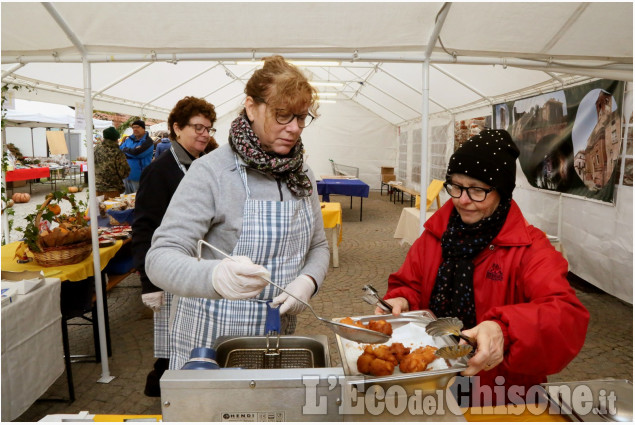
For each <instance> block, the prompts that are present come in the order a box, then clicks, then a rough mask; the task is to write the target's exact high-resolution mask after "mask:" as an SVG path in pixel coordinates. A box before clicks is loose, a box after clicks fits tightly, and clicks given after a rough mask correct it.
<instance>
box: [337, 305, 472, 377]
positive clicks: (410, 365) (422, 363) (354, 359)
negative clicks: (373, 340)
mask: <svg viewBox="0 0 635 425" xmlns="http://www.w3.org/2000/svg"><path fill="white" fill-rule="evenodd" d="M435 319H436V317H435V316H434V314H432V312H430V311H429V310H419V311H411V312H405V313H402V314H401V315H399V316H392V315H374V316H363V317H353V318H344V319H340V321H342V320H345V322H344V323H346V322H348V321H349V320H351V321H352V322H353V323H352V324H353V325H358V326H359V325H361V326H364V325H365V326H369V324H370V323H371V322H376V323H377V322H379V323H381V322H380V321H383V322H385V323H386V324H387V325H388V326H390V328H391V333H390V335H391V338H390V339H389V340H388V341H387V342H386V343H384V344H359V343H356V342H354V341H350V340H347V339H345V338H341V337H340V336H338V335H336V340H337V345H338V349H339V351H340V355H341V358H342V367H343V369H344V372H345V373H346V375H348V376H355V375H358V376H363V377H364V382H366V383H372V382H393V381H401V380H404V379H408V380H412V379H418V378H427V377H433V378H434V376H436V375H439V376H441V375H455V374H456V373H458V372H460V371H461V370H464V369H465V365H466V361H467V358H461V359H457V360H445V359H442V358H439V357H436V356H435V354H434V353H435V351H436V350H437V349H438V348H440V347H443V346H446V345H453V344H456V342H455V341H454V340H453V339H452V337H450V336H442V337H432V336H430V335H428V334H427V333H426V331H425V327H426V325H427V324H428V323H430V322H432V321H433V320H435Z"/></svg>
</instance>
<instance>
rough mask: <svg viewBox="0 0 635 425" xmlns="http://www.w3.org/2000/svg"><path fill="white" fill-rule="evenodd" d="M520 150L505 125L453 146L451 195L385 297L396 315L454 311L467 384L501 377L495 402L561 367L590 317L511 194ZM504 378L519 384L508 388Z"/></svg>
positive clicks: (562, 263)
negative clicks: (463, 343) (465, 344)
mask: <svg viewBox="0 0 635 425" xmlns="http://www.w3.org/2000/svg"><path fill="white" fill-rule="evenodd" d="M518 155H519V151H518V148H517V147H516V145H515V144H514V142H513V140H512V138H511V136H510V135H509V133H507V132H506V131H504V130H485V131H482V132H481V133H480V134H479V135H476V136H474V137H472V138H470V139H469V140H468V141H466V142H465V143H464V144H463V145H462V146H461V147H460V148H459V149H458V150H457V151H456V152H455V153H454V154H453V155H452V157H451V158H450V162H449V164H448V171H447V176H446V182H445V188H446V190H447V192H448V194H449V195H450V196H451V202H450V201H448V202H446V203H445V205H443V207H442V208H441V209H440V210H439V211H438V212H437V213H435V214H434V215H433V216H432V217H430V218H429V219H428V220H427V221H426V223H425V225H424V228H425V231H424V232H423V234H422V235H421V237H419V239H417V241H416V242H415V243H414V245H413V246H412V248H411V249H410V251H409V252H408V255H407V257H406V260H405V262H404V264H403V265H402V266H401V268H400V269H399V271H397V272H396V273H393V274H391V275H390V277H389V278H388V292H387V293H386V296H385V297H384V299H385V300H386V301H387V302H388V303H390V304H391V305H393V314H395V315H398V314H399V313H401V312H402V311H408V310H421V309H430V310H432V311H433V312H434V313H435V314H436V316H437V317H458V318H459V319H461V320H462V321H463V323H464V327H465V328H466V329H465V331H464V333H465V334H466V335H468V336H471V337H473V338H475V339H476V341H477V346H478V348H477V350H476V353H475V354H474V356H473V357H472V358H471V359H470V360H469V361H468V364H467V368H466V369H465V371H464V372H463V375H465V376H478V378H479V379H473V380H472V381H473V382H472V385H473V386H474V385H476V387H473V388H472V389H473V390H474V388H479V387H478V386H479V385H480V386H489V387H490V388H493V386H494V385H497V386H499V387H500V386H504V387H505V389H506V390H508V391H506V393H507V394H506V397H505V400H504V401H503V400H493V401H494V403H496V402H498V403H500V402H507V401H509V400H514V399H516V400H518V398H517V396H520V398H521V399H522V397H523V395H524V391H526V390H527V389H528V388H529V387H530V386H532V385H536V384H539V383H541V382H546V377H547V375H550V374H554V373H557V372H559V371H560V370H562V369H563V368H564V367H565V366H566V365H567V364H568V363H569V362H570V361H571V360H572V359H573V358H574V357H575V356H576V355H577V353H578V352H579V351H580V349H581V348H582V345H583V344H584V338H585V335H586V329H587V325H588V322H589V313H588V312H587V310H586V309H585V308H584V306H583V305H582V304H581V303H580V301H579V300H578V299H577V297H576V296H575V292H574V291H573V289H571V287H570V286H569V283H568V281H567V278H566V276H567V271H568V263H567V261H566V260H565V259H564V258H563V257H562V255H561V254H560V253H558V252H557V251H556V250H555V249H554V248H553V247H552V246H551V244H550V243H549V240H548V239H547V237H546V235H545V234H544V233H543V232H542V231H541V230H539V229H537V228H536V227H534V226H532V225H530V224H529V223H528V222H527V221H526V220H525V218H524V217H523V215H522V213H521V212H520V209H519V208H518V205H517V204H516V203H515V202H514V201H513V200H512V191H513V190H514V187H515V178H516V158H518ZM376 313H377V314H381V313H382V311H381V310H380V309H379V308H378V309H377V311H376ZM497 377H498V379H496V378H497ZM479 381H480V382H479ZM512 386H520V387H514V388H511V391H512V393H510V392H509V390H510V387H512ZM482 390H483V389H482V388H481V390H479V391H482ZM514 391H515V394H514V393H513V392H514ZM488 393H489V391H482V394H484V396H485V398H488V396H487V394H488ZM473 394H474V391H473ZM472 402H473V403H474V399H473V400H472ZM489 402H490V401H486V402H485V403H487V404H489Z"/></svg>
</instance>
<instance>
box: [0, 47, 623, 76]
mask: <svg viewBox="0 0 635 425" xmlns="http://www.w3.org/2000/svg"><path fill="white" fill-rule="evenodd" d="M273 54H274V53H263V54H262V57H266V56H271V55H273ZM241 55H242V54H241V53H233V54H229V53H222V54H221V53H219V54H214V53H178V54H177V53H174V54H158V53H154V52H152V53H151V54H143V55H139V54H121V55H109V56H106V55H88V61H89V62H91V63H110V62H148V61H153V62H155V61H156V62H174V61H205V60H209V61H231V60H236V59H240V57H241ZM517 55H518V54H517V53H509V52H505V53H504V54H501V56H500V57H491V56H452V55H448V54H446V53H442V54H441V53H439V54H432V55H431V57H430V63H435V64H452V63H456V64H465V65H500V66H502V67H503V68H506V67H508V66H513V67H518V68H525V69H533V70H539V71H553V72H560V73H565V74H574V75H587V76H591V77H597V78H610V79H616V80H621V81H633V64H632V63H626V62H623V61H624V60H625V59H624V58H618V59H611V58H605V57H602V58H589V60H588V61H579V60H577V61H566V62H563V61H562V60H556V59H554V58H550V59H549V60H546V61H545V60H537V59H522V58H518V57H516V56H517ZM285 57H286V58H288V59H297V60H300V59H305V60H306V59H312V60H316V58H317V54H311V53H290V54H285ZM319 58H320V59H324V60H326V59H329V60H339V61H342V62H345V61H351V60H352V59H351V57H350V56H348V55H343V54H341V53H336V54H327V53H322V54H320V55H319ZM424 60H425V58H424V57H422V56H421V55H418V54H414V55H408V56H404V55H403V54H389V53H381V54H379V53H378V54H372V53H371V54H368V55H364V54H361V53H360V54H359V55H358V57H357V58H356V59H355V61H363V62H391V63H423V61H424ZM630 60H631V61H632V59H630ZM1 61H2V63H5V64H7V63H52V62H56V63H57V62H70V63H80V62H82V57H81V56H78V55H64V56H60V55H57V54H52V55H43V56H17V57H16V56H7V55H3V56H2V58H1ZM598 62H600V64H599V65H598ZM343 66H347V65H343Z"/></svg>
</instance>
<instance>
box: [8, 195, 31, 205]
mask: <svg viewBox="0 0 635 425" xmlns="http://www.w3.org/2000/svg"><path fill="white" fill-rule="evenodd" d="M11 199H13V202H15V203H18V204H23V203H25V202H29V201H30V200H31V195H29V194H28V193H14V194H13V196H12V197H11Z"/></svg>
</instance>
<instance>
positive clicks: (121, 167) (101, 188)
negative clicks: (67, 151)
mask: <svg viewBox="0 0 635 425" xmlns="http://www.w3.org/2000/svg"><path fill="white" fill-rule="evenodd" d="M103 136H104V138H103V141H102V142H101V143H100V144H99V145H97V146H96V147H95V186H96V189H97V196H101V195H104V199H108V198H115V197H117V196H119V195H120V194H121V192H123V191H124V190H125V187H124V184H123V179H125V178H126V177H128V175H129V174H130V165H128V161H127V160H126V154H124V153H123V152H122V151H121V150H119V145H118V144H117V140H119V132H118V131H117V129H116V128H115V127H108V128H107V129H105V130H104V133H103Z"/></svg>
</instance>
